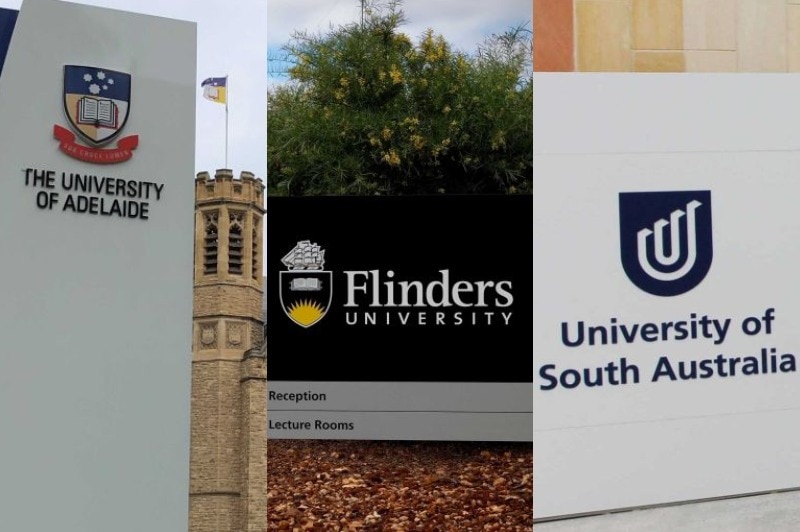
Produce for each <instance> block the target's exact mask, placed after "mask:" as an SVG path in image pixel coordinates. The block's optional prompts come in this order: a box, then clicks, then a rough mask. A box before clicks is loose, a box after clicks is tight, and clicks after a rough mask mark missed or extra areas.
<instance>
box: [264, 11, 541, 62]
mask: <svg viewBox="0 0 800 532" xmlns="http://www.w3.org/2000/svg"><path fill="white" fill-rule="evenodd" d="M532 5H533V3H532V2H531V1H530V0H499V1H495V2H492V3H487V2H486V1H485V0H459V1H456V0H449V1H442V0H406V1H405V2H403V3H402V4H401V6H400V7H401V9H402V10H403V12H404V13H405V15H406V19H407V20H408V22H407V24H406V25H404V26H403V27H402V30H403V31H404V32H405V33H407V34H408V35H409V36H411V37H412V38H414V39H416V38H417V37H419V36H420V35H421V34H422V33H423V32H424V31H425V30H426V29H427V28H433V29H434V30H435V31H436V32H437V33H440V34H442V35H443V36H444V37H445V39H447V40H448V41H449V42H450V43H451V44H452V45H453V46H454V47H455V48H457V49H460V50H462V51H465V52H472V51H474V50H475V48H476V47H477V45H478V44H480V43H481V42H483V40H484V38H485V37H487V36H489V35H490V34H492V33H497V32H501V31H503V30H506V29H508V28H511V27H515V26H518V25H521V24H524V25H527V27H530V26H531V20H532V17H533V11H532ZM267 12H268V13H267V14H268V20H267V34H268V38H269V43H270V48H271V49H277V48H279V47H280V46H281V45H282V44H284V43H286V42H288V41H289V39H290V38H291V35H292V33H293V32H294V31H296V30H307V31H309V32H312V33H323V34H324V33H326V32H327V31H328V30H329V29H330V28H331V27H337V26H339V25H342V24H346V23H348V22H355V21H357V20H359V16H360V4H359V2H358V0H301V1H298V0H270V1H269V2H268V7H267Z"/></svg>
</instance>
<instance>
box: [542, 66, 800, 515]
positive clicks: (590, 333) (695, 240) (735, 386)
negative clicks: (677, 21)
mask: <svg viewBox="0 0 800 532" xmlns="http://www.w3.org/2000/svg"><path fill="white" fill-rule="evenodd" d="M535 83H536V87H537V89H536V93H537V103H536V108H535V112H534V125H535V128H536V129H535V135H536V139H537V142H536V144H535V146H536V153H535V155H534V161H535V168H536V172H535V174H534V178H535V180H536V182H535V183H534V186H535V190H536V193H535V194H534V250H535V253H534V322H533V323H534V409H533V416H534V419H533V425H534V439H533V443H534V452H535V454H536V465H535V471H534V473H535V482H536V487H537V489H536V493H537V495H536V503H535V505H534V517H535V518H537V519H541V518H548V517H557V516H563V515H572V514H580V513H586V512H597V511H604V510H611V509H618V508H629V507H637V506H644V505H653V504H663V503H670V502H676V501H685V500H694V499H702V498H708V497H720V496H730V495H737V494H745V493H753V492H759V491H766V490H775V489H784V488H793V487H798V486H800V429H798V428H797V427H798V419H800V393H798V389H800V388H799V387H800V374H798V367H797V366H798V356H800V329H798V328H797V323H800V299H798V297H797V295H798V294H797V293H796V288H795V287H796V286H797V283H796V282H795V280H796V275H797V274H796V271H797V265H798V264H800V247H798V246H797V245H796V241H797V239H798V237H800V215H798V214H797V208H796V197H797V195H798V192H800V175H798V168H800V151H798V150H797V149H796V148H797V146H800V133H798V130H797V128H795V127H793V126H791V124H792V123H797V122H796V120H797V119H798V118H800V117H798V116H792V115H797V114H798V113H797V111H796V107H797V106H795V105H793V103H792V102H793V101H794V100H795V99H796V94H797V91H798V90H799V89H800V77H798V76H792V75H782V76H758V75H755V76H752V75H741V76H730V75H728V76H713V75H697V76H686V75H674V76H673V75H658V76H647V75H638V74H637V75H632V76H620V75H579V76H576V75H569V76H564V75H541V76H538V75H537V77H536V79H535ZM576 107H577V108H578V111H579V112H576ZM539 109H541V110H542V111H541V112H539V111H538V110H539ZM792 109H794V110H792ZM612 115H613V116H615V117H617V118H616V119H612ZM734 126H735V127H734ZM601 131H602V132H603V134H602V135H601V134H600V132H601ZM687 139H688V140H687ZM689 140H691V142H690V141H689Z"/></svg>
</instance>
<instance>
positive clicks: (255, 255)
mask: <svg viewBox="0 0 800 532" xmlns="http://www.w3.org/2000/svg"><path fill="white" fill-rule="evenodd" d="M252 274H253V279H258V276H259V275H261V272H260V271H259V268H258V220H254V221H253V270H252Z"/></svg>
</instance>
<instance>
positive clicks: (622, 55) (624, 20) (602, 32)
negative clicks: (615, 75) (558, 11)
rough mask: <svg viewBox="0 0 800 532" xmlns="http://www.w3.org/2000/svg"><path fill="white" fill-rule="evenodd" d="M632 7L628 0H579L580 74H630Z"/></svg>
mask: <svg viewBox="0 0 800 532" xmlns="http://www.w3.org/2000/svg"><path fill="white" fill-rule="evenodd" d="M629 5H630V3H629V2H628V1H627V0H576V2H575V38H576V43H577V60H578V64H577V70H579V71H584V72H628V71H630V69H631V53H630V32H631V26H630V23H631V15H630V7H629Z"/></svg>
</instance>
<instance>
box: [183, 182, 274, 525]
mask: <svg viewBox="0 0 800 532" xmlns="http://www.w3.org/2000/svg"><path fill="white" fill-rule="evenodd" d="M263 216H264V185H263V184H262V182H261V180H259V179H255V178H254V176H253V174H251V173H249V172H242V174H241V178H239V179H234V177H233V172H231V171H230V170H217V173H216V175H215V177H214V178H213V179H211V178H210V177H209V175H208V173H207V172H201V173H199V174H198V175H197V179H196V180H195V235H194V320H193V321H194V323H193V327H194V335H193V347H192V412H191V451H190V482H189V530H190V532H264V531H266V529H267V425H266V424H267V395H266V377H267V370H266V358H265V357H264V354H263V351H262V350H261V347H262V343H263V341H264V338H263V325H262V310H261V309H262V300H263V294H264V286H263V277H262V270H263V257H264V250H263V249H262V248H263V246H262V235H263Z"/></svg>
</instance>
